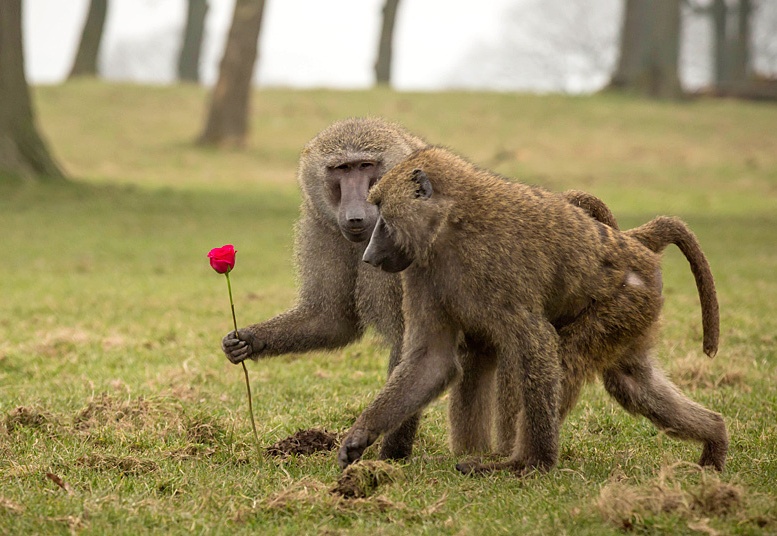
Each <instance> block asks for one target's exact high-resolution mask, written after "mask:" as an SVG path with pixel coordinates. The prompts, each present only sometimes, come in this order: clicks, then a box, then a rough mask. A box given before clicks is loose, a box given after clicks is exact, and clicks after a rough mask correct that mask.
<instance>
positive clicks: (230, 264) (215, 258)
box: [208, 244, 237, 274]
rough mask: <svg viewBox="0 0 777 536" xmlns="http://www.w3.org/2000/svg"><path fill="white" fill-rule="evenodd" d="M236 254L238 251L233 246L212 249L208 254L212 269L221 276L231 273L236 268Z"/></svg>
mask: <svg viewBox="0 0 777 536" xmlns="http://www.w3.org/2000/svg"><path fill="white" fill-rule="evenodd" d="M235 253H237V251H235V248H234V246H232V244H227V245H226V246H221V247H220V248H213V249H211V250H210V252H209V253H208V259H210V266H211V268H213V269H214V270H216V271H217V272H218V273H220V274H227V273H229V271H230V270H232V268H234V267H235Z"/></svg>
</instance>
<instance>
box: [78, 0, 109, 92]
mask: <svg viewBox="0 0 777 536" xmlns="http://www.w3.org/2000/svg"><path fill="white" fill-rule="evenodd" d="M107 15H108V0H91V2H90V3H89V12H88V13H87V15H86V20H85V21H84V27H83V30H82V31H81V41H80V43H79V45H78V52H77V53H76V57H75V60H74V61H73V67H72V68H71V69H70V76H69V77H68V78H74V77H77V76H97V73H98V71H97V57H98V55H99V53H100V42H101V41H102V37H103V29H104V28H105V18H106V16H107Z"/></svg>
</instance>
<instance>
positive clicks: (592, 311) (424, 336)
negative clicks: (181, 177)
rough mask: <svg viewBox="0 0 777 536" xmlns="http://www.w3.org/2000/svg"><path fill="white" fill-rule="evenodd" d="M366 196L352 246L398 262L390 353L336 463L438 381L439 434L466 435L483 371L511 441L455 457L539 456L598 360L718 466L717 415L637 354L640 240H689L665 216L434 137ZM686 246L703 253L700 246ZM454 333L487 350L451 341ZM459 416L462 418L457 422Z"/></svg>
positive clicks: (649, 325)
mask: <svg viewBox="0 0 777 536" xmlns="http://www.w3.org/2000/svg"><path fill="white" fill-rule="evenodd" d="M368 201H370V202H372V203H374V204H375V205H376V206H377V207H378V209H379V213H380V214H379V218H378V221H377V223H376V225H375V228H374V231H373V234H372V237H371V239H370V243H369V245H368V247H367V249H366V250H365V253H364V257H363V259H364V260H365V261H366V262H368V263H370V264H372V265H374V266H377V267H380V268H382V269H383V270H385V271H389V272H402V285H403V292H404V302H403V314H404V318H405V334H404V342H403V354H402V358H401V360H400V363H399V365H398V366H397V367H396V368H395V369H394V371H393V373H392V374H391V376H390V378H389V380H388V382H387V383H386V385H385V386H384V388H383V389H382V390H381V392H380V393H379V394H378V396H377V397H376V399H375V400H374V401H373V402H372V403H371V404H370V405H369V406H368V407H367V409H365V410H364V412H363V413H362V414H361V415H360V416H359V418H358V419H357V420H356V423H355V424H354V425H353V427H352V428H351V430H350V431H349V433H348V435H347V436H346V438H345V439H344V440H343V442H342V445H341V448H340V451H339V453H338V461H339V463H340V465H341V467H345V466H347V465H349V464H350V463H352V462H354V461H355V460H357V459H359V458H360V457H361V454H362V453H363V451H364V449H365V448H366V447H367V446H369V445H370V444H371V443H373V442H374V441H375V440H376V439H377V438H378V437H379V436H380V435H381V434H384V433H387V432H391V431H392V430H394V429H395V428H396V427H397V426H398V424H399V423H401V422H402V421H404V420H405V419H406V418H407V417H408V416H410V415H414V414H417V413H418V412H419V411H420V410H421V409H422V408H423V407H425V406H426V405H427V404H429V403H430V402H431V401H432V400H434V399H435V398H436V397H437V396H438V395H439V394H441V393H442V392H443V391H444V390H445V389H446V388H447V387H448V386H450V385H452V384H453V393H452V395H451V406H453V407H454V408H456V409H455V410H454V409H451V417H452V418H451V434H452V436H453V435H455V434H456V433H460V434H461V435H462V436H463V437H465V439H464V440H463V441H464V442H467V441H468V442H469V443H473V444H474V443H477V442H478V441H480V440H479V439H477V436H480V435H481V434H482V433H483V430H484V429H486V428H487V427H486V426H485V425H483V424H478V415H477V414H476V413H475V412H477V411H479V410H480V409H481V408H482V407H487V406H488V405H489V404H488V403H487V402H483V399H484V398H486V397H487V396H488V386H489V384H492V383H493V378H494V377H496V381H497V384H498V385H497V392H498V395H497V396H498V399H499V402H500V403H501V402H502V401H507V402H510V401H511V400H515V401H516V402H514V403H513V404H512V408H509V409H510V410H512V412H513V413H512V414H511V415H510V414H508V413H507V412H502V411H501V408H497V409H498V410H500V411H498V416H497V418H498V419H499V420H500V422H499V423H498V426H497V431H498V433H499V432H500V431H501V430H502V429H507V428H510V427H513V430H514V432H512V435H513V436H514V437H515V440H514V441H515V443H514V445H512V452H511V453H510V455H509V458H508V459H507V460H506V461H502V462H491V463H479V462H473V463H461V464H459V465H458V466H457V467H458V469H459V470H460V471H462V472H464V473H471V472H484V471H491V470H495V469H503V468H504V469H510V470H513V471H515V472H517V473H519V474H524V473H525V472H528V471H531V470H547V469H550V468H551V467H553V466H554V465H555V464H556V462H557V459H558V439H559V427H560V424H561V421H562V419H563V417H564V415H565V414H566V412H567V411H568V410H569V408H570V407H571V406H572V404H574V401H575V400H576V398H577V392H578V390H579V387H580V385H581V384H582V383H583V382H585V381H588V380H590V379H592V378H593V377H594V376H596V375H600V376H601V377H602V379H603V382H604V386H605V389H606V390H607V391H608V393H610V395H611V396H613V397H614V398H615V399H616V400H617V401H618V402H619V403H620V404H621V405H622V406H623V407H624V408H625V409H626V410H628V411H630V412H633V413H637V414H641V415H644V416H645V417H647V418H648V419H650V420H651V421H652V422H653V423H654V424H655V425H656V426H657V427H659V428H660V429H662V430H665V431H666V432H667V433H668V434H670V435H673V436H676V437H679V438H684V439H692V440H696V441H700V442H702V444H703V451H702V456H701V459H700V461H699V463H700V465H709V466H713V467H715V468H716V469H718V470H722V468H723V465H724V463H725V457H726V452H727V449H728V437H727V433H726V428H725V424H724V422H723V419H722V417H721V416H720V415H719V414H717V413H714V412H712V411H710V410H708V409H706V408H703V407H702V406H700V405H698V404H696V403H695V402H692V401H690V400H689V399H688V398H686V397H685V396H684V395H682V394H681V393H680V392H679V390H678V389H677V388H676V387H675V386H674V385H673V384H672V383H671V382H670V381H669V380H668V379H667V378H666V377H665V376H664V374H663V372H662V371H661V369H660V368H659V367H658V365H657V363H655V361H654V360H653V359H652V357H651V356H650V355H649V351H650V349H651V347H652V345H653V339H654V337H655V332H656V329H657V320H658V317H659V313H660V309H661V305H662V296H661V290H662V283H661V271H660V254H659V253H657V252H654V251H652V249H655V250H656V251H660V250H662V249H663V248H664V247H665V246H666V245H667V244H668V243H675V242H683V243H686V244H691V245H692V246H694V247H695V249H696V250H697V251H696V252H695V253H698V254H701V250H700V249H699V248H698V244H697V242H696V240H695V238H694V237H693V235H692V234H691V233H690V231H689V230H688V229H687V227H686V226H685V225H684V224H683V223H682V222H681V221H680V220H677V219H673V218H663V219H661V218H659V219H657V220H653V221H652V222H650V223H648V224H646V225H645V226H642V227H640V228H637V229H634V230H632V231H630V232H628V233H623V232H620V231H618V230H616V229H615V228H613V227H610V226H608V225H606V224H603V223H601V222H599V221H597V220H595V219H593V218H591V217H590V215H589V214H588V213H586V212H584V211H582V210H580V209H578V208H576V207H574V206H573V205H572V204H571V203H569V202H567V199H565V198H564V197H563V196H560V195H557V194H552V193H550V192H547V191H545V190H542V189H539V188H533V187H529V186H526V185H522V184H518V183H507V182H505V181H503V180H501V179H500V178H499V177H497V176H495V175H494V174H491V173H489V172H487V171H483V170H479V169H477V168H476V167H475V166H473V165H472V164H470V163H468V162H467V161H465V160H464V159H462V158H460V157H458V156H456V155H454V154H453V153H450V152H449V151H446V150H445V149H441V148H436V147H430V148H425V149H421V150H419V151H417V152H416V153H414V154H413V155H411V156H410V157H409V158H407V159H406V160H405V161H404V162H402V163H401V164H398V165H397V166H395V167H394V168H393V169H392V170H391V171H390V172H389V173H387V174H386V175H385V176H384V177H383V178H382V179H381V181H380V182H379V183H378V184H377V185H376V186H375V187H374V188H373V189H372V190H371V191H370V194H369V197H368ZM613 222H614V219H613ZM643 241H644V242H645V243H646V244H647V245H645V244H643ZM681 249H682V246H681ZM688 251H691V250H684V251H683V253H685V254H686V256H689V253H688ZM692 253H693V252H692ZM689 261H691V265H692V268H693V265H694V263H696V264H697V265H698V266H702V265H703V266H704V267H706V266H707V263H706V260H705V259H704V257H703V254H701V258H698V257H695V258H694V260H691V257H689ZM698 266H697V268H698ZM702 272H704V270H701V271H699V272H698V273H697V271H696V269H694V273H695V275H696V276H697V285H699V284H700V281H701V283H702V284H701V285H700V286H699V293H700V297H701V298H702V308H703V309H704V307H705V306H706V307H708V312H709V311H713V307H712V306H711V305H710V304H709V303H708V304H706V305H705V303H704V300H705V296H704V292H707V293H709V292H710V291H711V292H712V296H713V301H714V305H715V307H714V311H713V312H712V313H710V315H709V318H708V319H707V320H709V321H712V322H713V323H714V324H715V325H714V326H712V327H714V328H715V330H714V333H711V334H710V335H707V333H706V332H705V351H708V353H710V354H714V352H715V351H716V350H717V302H716V300H714V287H712V288H710V287H709V285H708V283H711V274H710V273H709V271H708V270H707V272H706V273H702ZM707 278H709V281H708V280H707ZM704 285H707V286H704ZM702 287H704V288H702ZM707 299H709V294H708V295H707ZM713 313H714V314H713ZM707 320H705V322H707ZM707 327H709V326H707V325H706V324H705V329H706V328H707ZM462 337H473V338H475V339H477V340H479V341H482V343H483V344H484V345H485V347H487V348H490V349H491V350H492V351H491V352H487V353H485V354H478V353H469V354H464V355H460V354H459V353H457V351H456V350H457V347H458V346H459V344H460V341H461V339H462ZM456 380H458V381H456ZM516 386H519V387H518V388H517V392H510V393H505V392H501V393H500V390H502V391H504V390H506V389H516ZM468 397H469V399H468ZM467 402H468V403H467ZM457 411H458V412H460V413H458V414H457V413H456V412H457ZM456 421H459V422H456ZM465 426H469V427H471V428H472V429H473V430H474V432H468V431H465V432H462V431H461V430H462V429H463V428H465ZM502 433H505V432H502ZM510 433H511V432H506V434H510ZM473 434H474V435H475V436H476V438H475V439H466V437H472V435H473ZM455 441H456V440H452V443H454V444H455Z"/></svg>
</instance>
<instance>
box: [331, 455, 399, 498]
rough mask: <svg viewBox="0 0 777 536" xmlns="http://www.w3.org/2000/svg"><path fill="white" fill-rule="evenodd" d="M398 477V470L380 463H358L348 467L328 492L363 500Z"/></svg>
mask: <svg viewBox="0 0 777 536" xmlns="http://www.w3.org/2000/svg"><path fill="white" fill-rule="evenodd" d="M398 477H399V469H398V468H397V467H395V466H393V465H390V464H388V463H386V462H382V461H360V462H358V463H355V464H353V465H349V466H348V467H347V468H346V469H345V471H343V474H342V476H340V478H339V479H338V481H337V484H336V485H335V487H334V488H332V489H331V490H330V491H331V492H332V493H334V494H336V495H340V496H342V497H345V498H346V499H363V498H365V497H369V496H370V495H372V494H373V493H374V492H375V490H377V489H378V487H380V486H382V485H384V484H391V483H392V482H395V481H396V480H397V479H398Z"/></svg>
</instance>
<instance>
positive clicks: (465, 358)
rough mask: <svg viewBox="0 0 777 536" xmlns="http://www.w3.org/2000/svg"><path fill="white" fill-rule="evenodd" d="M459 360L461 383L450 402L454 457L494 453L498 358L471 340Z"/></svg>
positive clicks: (451, 396) (467, 342)
mask: <svg viewBox="0 0 777 536" xmlns="http://www.w3.org/2000/svg"><path fill="white" fill-rule="evenodd" d="M459 359H460V363H461V368H462V374H461V379H460V380H459V381H458V382H457V383H456V384H454V385H453V386H452V387H451V394H450V400H449V402H448V421H449V423H450V442H451V450H452V451H453V453H454V454H485V453H488V452H490V450H491V430H492V427H493V415H492V414H493V411H492V409H493V407H494V402H495V400H494V398H495V397H494V375H495V372H496V356H495V355H494V352H493V350H491V349H489V348H487V347H486V346H485V345H484V344H481V343H479V342H477V341H474V340H472V339H469V338H468V339H467V341H466V344H465V345H462V346H461V347H460V348H459ZM500 407H501V405H500Z"/></svg>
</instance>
